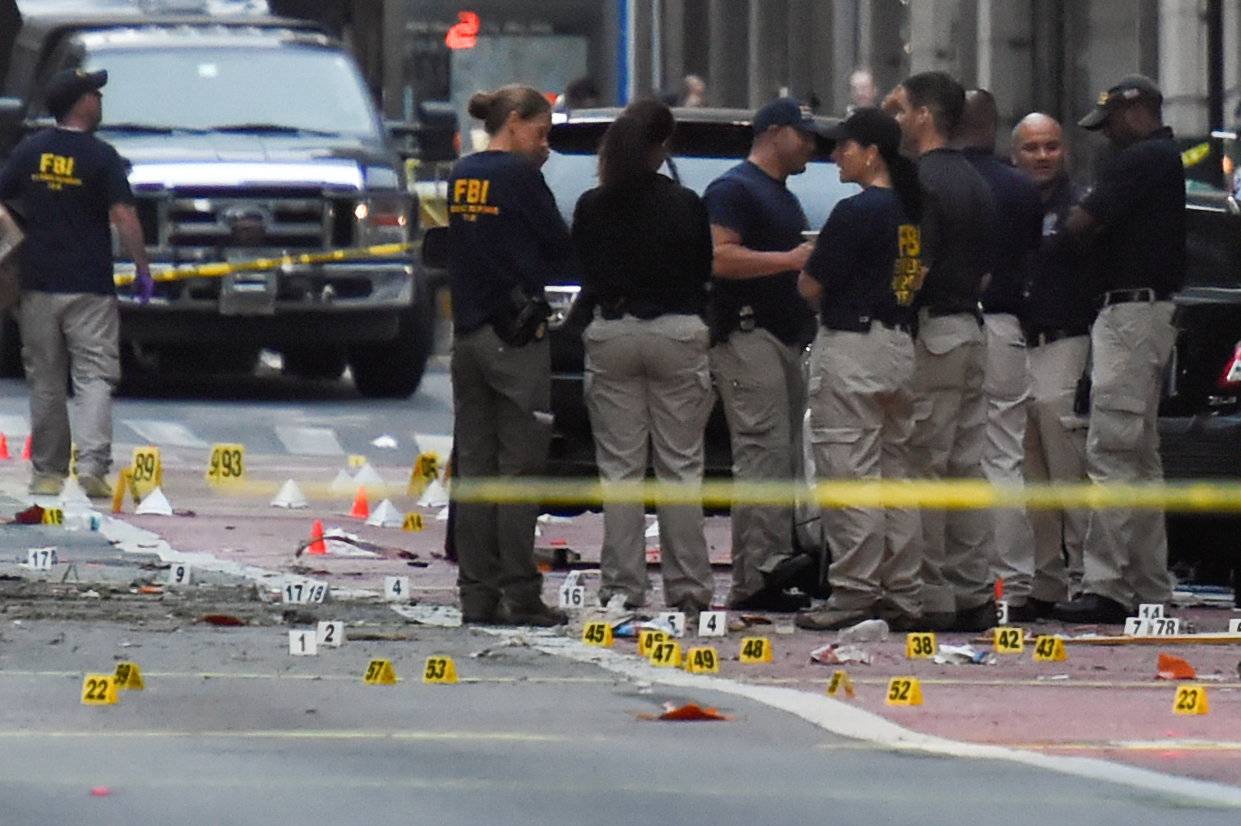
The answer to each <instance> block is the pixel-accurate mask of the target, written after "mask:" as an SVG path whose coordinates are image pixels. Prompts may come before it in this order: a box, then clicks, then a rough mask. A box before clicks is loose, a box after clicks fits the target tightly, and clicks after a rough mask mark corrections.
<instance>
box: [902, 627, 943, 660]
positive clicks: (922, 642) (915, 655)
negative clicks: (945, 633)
mask: <svg viewBox="0 0 1241 826" xmlns="http://www.w3.org/2000/svg"><path fill="white" fill-rule="evenodd" d="M935 651H936V646H935V635H934V634H932V633H931V632H930V631H923V632H921V633H918V634H909V635H907V636H906V637H905V656H906V657H907V658H908V659H911V660H929V659H930V658H931V657H934V656H935Z"/></svg>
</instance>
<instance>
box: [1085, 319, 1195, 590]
mask: <svg viewBox="0 0 1241 826" xmlns="http://www.w3.org/2000/svg"><path fill="white" fill-rule="evenodd" d="M1173 309H1174V307H1173V304H1172V302H1170V301H1156V302H1150V303H1148V302H1141V301H1135V302H1129V303H1125V304H1113V305H1111V306H1108V307H1104V308H1103V309H1102V310H1101V311H1100V312H1099V317H1098V319H1096V320H1095V323H1094V327H1093V329H1092V330H1091V346H1092V348H1093V350H1092V356H1091V357H1092V369H1091V383H1092V388H1091V394H1090V429H1089V432H1088V433H1087V436H1086V471H1087V473H1089V474H1090V479H1091V481H1094V482H1098V483H1100V484H1106V483H1108V482H1121V483H1132V482H1158V481H1160V480H1162V479H1163V463H1162V461H1161V460H1160V458H1159V430H1158V428H1157V423H1158V416H1159V395H1160V388H1161V386H1162V379H1163V370H1164V366H1165V365H1166V364H1167V363H1168V357H1169V356H1170V355H1171V354H1172V346H1173V344H1175V342H1176V329H1175V328H1174V327H1173V326H1172V313H1173ZM1084 562H1085V569H1086V570H1085V575H1084V576H1083V578H1082V590H1083V591H1085V592H1086V593H1090V594H1098V595H1100V596H1104V597H1107V598H1108V599H1112V600H1115V601H1116V602H1119V603H1121V604H1122V605H1127V606H1129V607H1130V608H1136V607H1137V606H1138V604H1140V603H1143V602H1167V601H1168V600H1169V599H1171V597H1172V580H1171V577H1170V576H1169V574H1168V537H1167V532H1166V528H1165V525H1164V516H1163V512H1162V511H1156V510H1137V509H1133V510H1130V509H1125V508H1113V509H1106V510H1097V511H1094V512H1093V513H1092V514H1091V515H1090V526H1089V527H1088V528H1087V530H1086V544H1085V547H1084Z"/></svg>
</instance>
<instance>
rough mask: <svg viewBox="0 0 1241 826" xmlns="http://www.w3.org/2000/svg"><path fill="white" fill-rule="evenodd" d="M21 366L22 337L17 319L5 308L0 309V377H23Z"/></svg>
mask: <svg viewBox="0 0 1241 826" xmlns="http://www.w3.org/2000/svg"><path fill="white" fill-rule="evenodd" d="M25 376H26V371H25V370H24V369H23V368H22V339H21V334H20V333H19V332H18V329H17V321H15V320H14V319H13V315H12V313H10V312H9V311H7V310H4V311H0V378H2V379H20V378H25Z"/></svg>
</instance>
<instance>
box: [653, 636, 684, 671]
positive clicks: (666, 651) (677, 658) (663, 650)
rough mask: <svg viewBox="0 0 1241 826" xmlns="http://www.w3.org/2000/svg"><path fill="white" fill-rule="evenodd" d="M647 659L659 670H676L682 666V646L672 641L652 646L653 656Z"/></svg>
mask: <svg viewBox="0 0 1241 826" xmlns="http://www.w3.org/2000/svg"><path fill="white" fill-rule="evenodd" d="M647 659H648V660H649V661H650V663H651V665H654V666H658V667H659V668H675V667H677V666H679V665H680V664H681V644H680V643H676V642H673V641H671V640H665V641H664V642H660V643H656V644H655V645H653V646H651V654H650V656H649V657H647Z"/></svg>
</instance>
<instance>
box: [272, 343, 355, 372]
mask: <svg viewBox="0 0 1241 826" xmlns="http://www.w3.org/2000/svg"><path fill="white" fill-rule="evenodd" d="M281 356H282V357H283V359H284V368H283V372H284V374H285V375H286V376H296V377H298V378H299V379H328V380H333V379H338V378H340V375H341V373H344V372H345V366H346V359H345V352H344V350H343V349H341V348H340V347H328V348H326V349H323V350H301V349H296V348H292V347H291V348H289V349H287V350H282V351H281Z"/></svg>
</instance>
